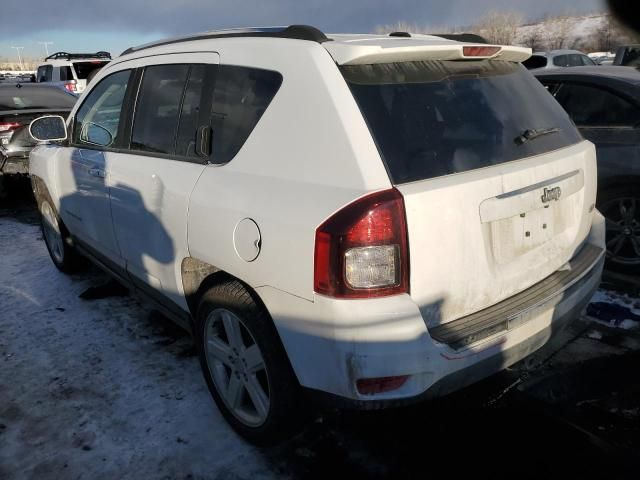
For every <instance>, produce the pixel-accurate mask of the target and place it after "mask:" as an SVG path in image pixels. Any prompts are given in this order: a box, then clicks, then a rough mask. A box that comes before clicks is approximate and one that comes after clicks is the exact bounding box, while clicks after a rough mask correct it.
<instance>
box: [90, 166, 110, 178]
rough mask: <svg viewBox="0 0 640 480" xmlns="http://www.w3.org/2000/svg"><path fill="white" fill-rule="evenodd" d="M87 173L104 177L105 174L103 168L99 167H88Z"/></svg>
mask: <svg viewBox="0 0 640 480" xmlns="http://www.w3.org/2000/svg"><path fill="white" fill-rule="evenodd" d="M89 175H91V176H92V177H98V178H105V176H106V175H105V173H104V170H102V169H100V168H90V169H89Z"/></svg>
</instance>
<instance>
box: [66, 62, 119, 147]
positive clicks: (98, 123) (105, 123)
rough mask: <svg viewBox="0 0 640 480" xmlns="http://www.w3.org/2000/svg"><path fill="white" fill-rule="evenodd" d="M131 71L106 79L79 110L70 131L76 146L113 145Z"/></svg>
mask: <svg viewBox="0 0 640 480" xmlns="http://www.w3.org/2000/svg"><path fill="white" fill-rule="evenodd" d="M130 76H131V70H123V71H120V72H117V73H114V74H112V75H109V76H108V77H105V78H104V79H103V80H102V81H101V82H100V83H99V84H98V85H96V86H95V88H93V89H92V90H91V92H90V93H89V96H88V97H87V99H86V100H85V101H84V103H83V104H82V106H81V107H80V108H79V109H78V113H77V115H76V118H75V122H74V128H73V140H74V142H75V143H77V144H80V145H82V144H86V145H93V146H96V145H97V146H101V147H109V146H111V145H114V144H116V141H117V135H118V128H119V126H120V116H121V112H122V103H123V101H124V96H125V92H126V91H127V84H128V83H129V78H130Z"/></svg>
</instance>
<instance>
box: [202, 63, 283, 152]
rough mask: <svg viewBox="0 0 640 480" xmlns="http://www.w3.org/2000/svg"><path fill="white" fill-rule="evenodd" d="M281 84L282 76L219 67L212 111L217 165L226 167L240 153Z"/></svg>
mask: <svg viewBox="0 0 640 480" xmlns="http://www.w3.org/2000/svg"><path fill="white" fill-rule="evenodd" d="M281 84H282V75H281V74H280V73H278V72H273V71H270V70H261V69H256V68H247V67H237V66H232V65H220V66H219V70H218V75H217V78H216V86H215V90H214V95H213V107H212V111H211V127H212V129H213V150H212V160H213V161H214V162H215V163H226V162H228V161H230V160H231V159H232V158H233V157H234V156H235V155H236V154H237V153H238V151H239V150H240V148H241V147H242V145H243V144H244V143H245V141H246V140H247V138H249V135H250V134H251V132H252V131H253V129H254V128H255V126H256V125H257V123H258V121H259V120H260V117H262V114H263V113H264V112H265V110H266V109H267V107H268V106H269V103H271V100H272V99H273V97H274V96H275V94H276V92H277V91H278V89H279V88H280V85H281Z"/></svg>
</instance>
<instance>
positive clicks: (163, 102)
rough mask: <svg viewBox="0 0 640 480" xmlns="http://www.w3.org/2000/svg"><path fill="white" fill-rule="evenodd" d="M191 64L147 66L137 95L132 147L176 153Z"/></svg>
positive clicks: (156, 151) (154, 151) (155, 151)
mask: <svg viewBox="0 0 640 480" xmlns="http://www.w3.org/2000/svg"><path fill="white" fill-rule="evenodd" d="M188 73H189V66H188V65H156V66H152V67H147V68H145V70H144V74H143V77H142V85H141V86H140V92H139V94H138V104H137V105H136V113H135V119H134V122H133V134H132V137H131V149H132V150H140V151H145V152H153V153H160V154H166V155H172V154H175V145H176V134H177V131H178V121H179V119H180V103H181V100H182V94H183V91H184V87H185V84H186V82H187V75H188Z"/></svg>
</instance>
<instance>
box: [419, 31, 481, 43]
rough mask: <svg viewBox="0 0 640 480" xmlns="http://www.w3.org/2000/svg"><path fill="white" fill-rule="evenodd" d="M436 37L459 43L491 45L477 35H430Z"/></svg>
mask: <svg viewBox="0 0 640 480" xmlns="http://www.w3.org/2000/svg"><path fill="white" fill-rule="evenodd" d="M429 35H433V36H434V37H440V38H446V39H447V40H455V41H457V42H469V43H489V42H487V39H486V38H484V37H482V36H480V35H477V34H475V33H430V34H429Z"/></svg>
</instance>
